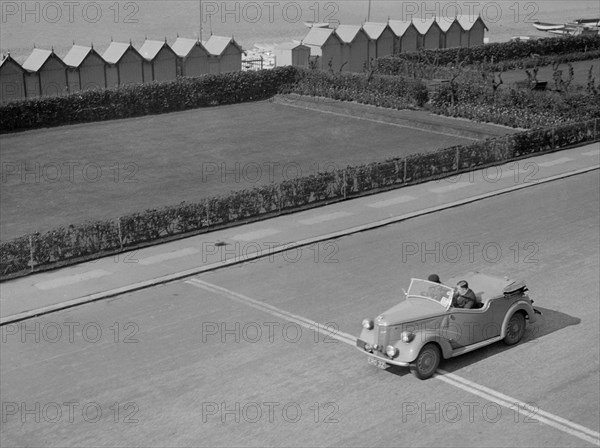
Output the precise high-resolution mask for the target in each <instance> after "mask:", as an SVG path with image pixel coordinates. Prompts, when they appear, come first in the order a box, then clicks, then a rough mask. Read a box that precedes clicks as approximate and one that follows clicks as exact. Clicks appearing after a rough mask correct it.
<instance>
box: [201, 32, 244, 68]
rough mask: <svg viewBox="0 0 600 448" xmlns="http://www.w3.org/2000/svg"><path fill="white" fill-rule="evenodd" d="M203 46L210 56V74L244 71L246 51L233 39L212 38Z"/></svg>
mask: <svg viewBox="0 0 600 448" xmlns="http://www.w3.org/2000/svg"><path fill="white" fill-rule="evenodd" d="M203 45H204V48H206V51H208V53H209V55H210V58H209V61H208V62H209V70H210V73H228V72H239V71H242V53H243V52H244V50H243V49H242V47H241V46H240V45H238V43H237V42H236V41H235V40H234V39H233V37H222V36H210V38H209V39H208V40H207V41H206V42H204V43H203Z"/></svg>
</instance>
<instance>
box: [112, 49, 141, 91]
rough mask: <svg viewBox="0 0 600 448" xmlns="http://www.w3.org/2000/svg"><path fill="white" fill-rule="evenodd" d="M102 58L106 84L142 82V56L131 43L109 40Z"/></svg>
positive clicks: (116, 84) (120, 84)
mask: <svg viewBox="0 0 600 448" xmlns="http://www.w3.org/2000/svg"><path fill="white" fill-rule="evenodd" d="M102 58H103V59H104V60H105V61H106V63H107V64H108V65H107V66H106V85H107V86H108V87H116V86H124V85H127V84H136V83H142V82H144V67H143V62H144V58H143V57H142V55H141V54H140V53H139V52H138V51H137V50H136V49H135V48H134V47H133V45H131V42H130V43H128V44H126V43H123V42H111V43H110V45H109V46H108V48H107V49H106V51H105V52H104V54H103V55H102Z"/></svg>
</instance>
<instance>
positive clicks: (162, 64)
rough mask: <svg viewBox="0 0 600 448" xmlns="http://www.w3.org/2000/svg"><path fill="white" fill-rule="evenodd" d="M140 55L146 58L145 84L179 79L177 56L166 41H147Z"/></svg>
mask: <svg viewBox="0 0 600 448" xmlns="http://www.w3.org/2000/svg"><path fill="white" fill-rule="evenodd" d="M139 53H140V54H141V55H142V57H143V58H144V64H143V65H144V82H149V81H170V80H172V79H175V78H177V54H175V52H174V51H173V50H172V49H171V47H169V45H168V44H167V40H166V39H165V40H164V41H160V40H148V39H146V40H145V41H144V44H143V45H142V46H141V48H140V49H139Z"/></svg>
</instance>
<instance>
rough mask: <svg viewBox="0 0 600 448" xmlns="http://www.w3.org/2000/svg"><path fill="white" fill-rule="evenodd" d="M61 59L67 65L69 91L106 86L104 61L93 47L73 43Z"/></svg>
mask: <svg viewBox="0 0 600 448" xmlns="http://www.w3.org/2000/svg"><path fill="white" fill-rule="evenodd" d="M63 61H64V63H65V64H67V66H68V67H69V70H68V71H67V74H68V77H69V91H70V92H77V91H80V90H91V89H103V88H105V87H106V70H105V66H106V63H105V62H104V59H102V56H100V55H99V54H98V53H97V52H96V50H94V48H93V47H85V46H82V45H73V46H72V47H71V49H70V50H69V52H68V53H67V55H66V56H65V58H64V59H63Z"/></svg>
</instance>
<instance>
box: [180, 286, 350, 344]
mask: <svg viewBox="0 0 600 448" xmlns="http://www.w3.org/2000/svg"><path fill="white" fill-rule="evenodd" d="M185 283H187V284H189V285H192V286H196V287H197V288H201V289H204V290H205V291H209V292H212V293H215V294H220V295H222V296H225V297H227V298H229V299H231V300H235V301H236V302H240V303H242V304H244V305H248V306H251V307H252V308H255V309H257V310H260V311H263V312H265V313H269V314H271V315H272V316H275V317H279V318H280V319H284V320H287V321H290V322H294V323H296V324H298V325H300V326H302V327H305V328H308V329H310V330H315V331H318V332H321V331H322V332H323V334H325V335H327V336H328V337H332V338H334V339H337V340H338V341H341V342H345V343H347V344H350V345H354V344H356V338H355V337H354V336H352V335H350V334H347V333H343V332H341V331H339V330H337V329H335V330H332V328H331V326H327V325H322V324H319V323H317V322H315V321H312V320H310V319H306V318H304V317H302V316H298V315H296V314H293V313H289V312H287V311H284V310H282V309H280V308H277V307H275V306H273V305H269V304H268V303H264V302H261V301H259V300H254V299H251V298H250V297H247V296H245V295H243V294H238V293H237V292H233V291H230V290H228V289H226V288H223V287H221V286H217V285H213V284H212V283H208V282H205V281H202V280H199V279H197V278H193V279H191V280H187V281H186V282H185Z"/></svg>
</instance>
